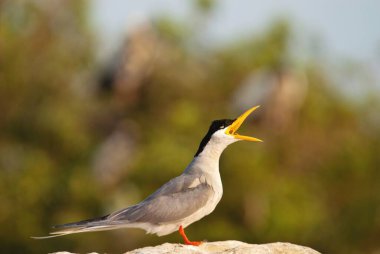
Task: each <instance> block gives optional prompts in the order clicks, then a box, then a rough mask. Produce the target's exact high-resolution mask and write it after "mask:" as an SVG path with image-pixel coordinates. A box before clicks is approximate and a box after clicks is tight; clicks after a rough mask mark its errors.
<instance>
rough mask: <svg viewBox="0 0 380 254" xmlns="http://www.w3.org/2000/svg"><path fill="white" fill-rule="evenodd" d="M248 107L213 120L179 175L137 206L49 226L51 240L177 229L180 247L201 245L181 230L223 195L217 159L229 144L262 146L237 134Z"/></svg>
mask: <svg viewBox="0 0 380 254" xmlns="http://www.w3.org/2000/svg"><path fill="white" fill-rule="evenodd" d="M258 107H259V106H255V107H252V108H250V109H248V110H247V111H245V112H244V113H243V114H242V115H240V116H239V117H238V118H236V119H233V120H231V119H222V120H214V121H212V123H211V125H210V127H209V130H208V132H207V133H206V135H205V136H204V138H203V139H202V141H201V143H200V145H199V148H198V150H197V152H196V153H195V156H194V158H193V160H192V161H191V162H190V164H189V165H188V166H187V167H186V168H185V170H184V171H183V173H182V174H181V175H179V176H177V177H175V178H173V179H171V180H170V181H168V182H167V183H165V184H164V185H162V186H161V187H160V188H159V189H157V190H156V191H155V192H154V193H152V194H151V195H150V196H148V197H147V198H146V199H144V200H143V201H141V202H140V203H138V204H135V205H132V206H129V207H127V208H124V209H121V210H118V211H116V212H113V213H110V214H108V215H105V216H102V217H98V218H94V219H88V220H82V221H78V222H73V223H67V224H62V225H57V226H54V227H53V228H54V229H55V230H56V231H53V232H51V233H50V234H49V236H42V237H33V238H36V239H44V238H51V237H57V236H63V235H68V234H75V233H82V232H93V231H103V230H113V229H119V228H141V229H144V230H145V231H146V232H147V233H150V234H157V235H158V236H163V235H168V234H171V233H173V232H175V231H177V230H178V232H179V234H180V235H181V236H182V238H183V241H184V244H186V245H194V246H199V245H200V244H201V243H202V242H201V241H190V240H189V239H188V237H187V236H186V234H185V231H184V228H186V227H187V226H189V225H190V224H192V223H193V222H196V221H198V220H200V219H201V218H203V217H205V216H206V215H209V214H210V213H211V212H213V211H214V209H215V207H216V206H217V204H218V203H219V201H220V200H221V198H222V195H223V187H222V181H221V177H220V173H219V158H220V156H221V154H222V152H223V150H224V149H225V148H226V147H227V146H228V145H230V144H232V143H235V142H237V141H240V140H246V141H255V142H262V140H260V139H258V138H254V137H250V136H244V135H240V134H238V133H237V131H238V129H239V128H240V126H241V125H242V124H243V122H244V121H245V119H246V118H247V117H248V116H249V115H250V114H251V113H252V112H253V111H254V110H256V109H257V108H258Z"/></svg>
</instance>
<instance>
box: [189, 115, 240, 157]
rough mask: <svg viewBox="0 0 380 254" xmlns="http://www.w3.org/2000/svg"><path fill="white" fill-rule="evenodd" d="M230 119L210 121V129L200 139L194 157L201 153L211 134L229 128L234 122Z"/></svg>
mask: <svg viewBox="0 0 380 254" xmlns="http://www.w3.org/2000/svg"><path fill="white" fill-rule="evenodd" d="M235 120H236V119H234V120H231V119H221V120H214V121H212V123H211V125H210V128H209V129H208V132H207V134H206V136H205V137H204V138H203V139H202V141H201V143H200V145H199V148H198V151H197V152H196V154H195V155H194V157H195V156H198V154H200V153H201V152H202V151H203V148H204V147H205V146H206V145H207V143H208V141H209V140H210V139H211V136H212V134H214V133H215V132H216V131H218V130H221V129H224V128H226V127H227V126H230V125H231V124H232V123H233V122H234V121H235Z"/></svg>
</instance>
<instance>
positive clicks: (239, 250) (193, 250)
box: [125, 241, 319, 254]
mask: <svg viewBox="0 0 380 254" xmlns="http://www.w3.org/2000/svg"><path fill="white" fill-rule="evenodd" d="M164 253H165V254H166V253H181V254H211V253H213V254H214V253H215V254H216V253H218V254H219V253H228V254H318V253H319V252H318V251H315V250H313V249H311V248H308V247H304V246H299V245H295V244H291V243H268V244H248V243H244V242H239V241H223V242H205V243H202V244H201V245H200V246H198V247H195V246H189V245H183V244H173V243H165V244H162V245H158V246H154V247H144V248H141V249H136V250H132V251H129V252H126V253H125V254H164Z"/></svg>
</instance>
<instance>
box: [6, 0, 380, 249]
mask: <svg viewBox="0 0 380 254" xmlns="http://www.w3.org/2000/svg"><path fill="white" fill-rule="evenodd" d="M196 6H197V7H196V8H195V13H196V15H199V19H200V20H203V22H207V15H208V12H209V11H210V9H211V8H212V2H211V1H198V2H197V5H196ZM87 10H88V5H87V4H86V2H84V1H78V0H75V1H22V0H13V1H0V108H1V115H0V225H1V228H2V230H0V250H1V252H2V253H47V252H53V251H59V250H68V251H73V252H82V253H83V252H91V251H96V252H107V253H121V252H122V251H126V250H130V249H133V248H136V247H142V246H146V245H152V244H159V243H162V242H166V241H170V242H178V241H180V237H179V236H178V235H177V234H171V235H169V236H165V237H161V238H158V237H156V236H150V235H145V234H144V232H142V231H141V230H135V229H129V230H118V231H112V232H97V233H89V234H82V235H73V236H66V237H61V238H55V239H49V240H33V239H30V236H36V235H37V236H39V235H46V234H47V233H48V231H49V229H50V226H52V225H55V224H61V223H65V222H71V221H76V220H81V219H86V218H90V217H96V216H100V215H104V214H107V213H109V212H111V211H113V210H115V209H119V208H122V207H125V206H127V205H130V204H133V203H135V202H138V201H140V200H141V199H142V198H144V197H146V196H147V195H148V194H150V193H151V192H152V191H153V190H155V189H156V188H158V187H159V186H160V185H161V184H163V183H164V182H166V181H167V180H168V179H170V178H172V177H174V176H176V175H178V174H180V173H181V171H182V170H183V169H184V168H185V167H186V165H187V163H188V162H189V161H190V160H191V158H192V156H193V155H194V153H195V151H196V149H197V146H198V142H200V140H201V138H202V137H203V135H204V133H205V132H206V130H207V128H208V125H209V123H210V122H211V121H212V120H213V119H218V118H226V117H228V118H234V117H236V116H237V115H239V114H240V113H241V112H242V111H243V110H245V109H246V108H248V107H250V106H253V105H256V104H261V105H262V107H261V108H260V110H259V111H258V112H257V113H255V114H254V117H253V118H251V119H250V120H249V121H248V122H247V123H246V125H245V126H244V130H243V131H242V132H244V133H249V134H252V135H253V136H256V137H259V138H261V139H263V140H264V141H265V142H264V143H263V144H252V143H243V142H241V143H238V144H235V145H233V146H231V147H229V148H228V149H227V151H226V152H225V153H224V154H223V156H222V158H221V174H222V179H223V183H224V189H225V194H224V197H223V199H222V201H221V203H220V204H219V205H218V207H217V209H216V210H215V211H214V213H213V214H212V215H210V216H208V217H206V218H204V219H203V220H201V221H200V222H197V223H195V224H193V225H192V226H191V227H189V228H188V235H189V236H190V237H191V238H192V239H195V240H202V239H207V240H209V241H214V240H227V239H236V240H241V241H247V242H251V243H265V242H273V241H289V242H293V243H297V244H302V245H307V246H310V247H313V248H315V249H317V250H319V251H321V252H323V253H377V252H379V251H380V247H379V243H378V239H379V235H380V195H379V193H380V184H379V182H380V170H379V165H380V156H379V154H380V132H379V131H380V129H379V124H380V118H379V109H380V107H379V103H380V100H379V99H380V96H379V93H376V91H375V90H371V88H370V87H366V86H365V84H366V80H365V79H364V78H363V90H364V91H368V92H364V93H361V95H360V96H349V95H347V94H346V93H344V92H343V91H344V90H345V89H344V84H336V81H335V79H333V78H332V76H333V75H332V73H331V72H330V71H329V70H328V68H326V65H325V62H323V60H321V59H319V60H318V58H315V59H311V60H309V61H306V62H302V63H300V62H297V59H296V58H295V57H294V55H293V53H292V50H291V47H290V46H291V40H292V39H293V35H292V25H291V24H290V23H288V22H287V21H277V22H274V23H273V25H272V26H270V27H268V28H267V29H266V30H265V31H263V32H262V33H261V34H256V35H255V36H246V37H245V38H236V40H235V42H234V43H232V44H230V45H229V46H225V47H219V48H212V47H211V48H210V47H207V46H205V45H203V44H202V43H200V38H199V34H198V33H197V31H198V30H199V29H200V26H202V22H200V23H196V24H191V23H189V24H182V23H179V22H176V21H175V20H172V19H170V17H158V18H156V19H155V20H153V21H152V22H151V23H149V24H146V25H144V26H141V27H140V28H138V29H136V31H135V32H134V33H133V34H131V35H130V37H128V38H127V40H126V42H125V45H124V47H123V49H122V50H121V51H120V53H119V54H118V55H117V56H116V57H115V59H114V60H113V61H112V63H111V64H110V65H108V66H107V67H104V68H103V67H102V66H100V65H99V64H98V63H97V62H96V58H95V55H96V50H97V48H96V46H95V45H94V43H93V42H94V36H93V32H92V31H91V26H90V25H89V23H88V17H87ZM342 65H343V63H342ZM352 69H353V70H352V71H350V74H351V75H352V72H355V68H352ZM342 87H343V88H342Z"/></svg>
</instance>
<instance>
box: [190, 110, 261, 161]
mask: <svg viewBox="0 0 380 254" xmlns="http://www.w3.org/2000/svg"><path fill="white" fill-rule="evenodd" d="M258 107H259V106H255V107H252V108H250V109H248V110H247V111H245V112H244V113H243V114H242V115H241V116H239V117H238V118H236V119H233V120H231V119H221V120H214V121H213V122H212V123H211V126H210V128H209V130H208V132H207V134H206V136H205V137H204V138H203V140H202V142H201V144H200V145H199V148H198V151H197V153H196V154H195V156H197V155H198V154H200V153H201V152H202V151H203V149H204V147H205V146H206V145H207V144H208V143H209V142H210V140H211V141H212V143H213V144H214V147H215V146H216V145H218V144H219V145H220V146H223V145H224V147H226V146H228V145H229V144H232V143H234V142H236V141H239V140H246V141H255V142H263V141H262V140H260V139H258V138H254V137H250V136H244V135H240V134H238V133H237V131H238V130H239V128H240V126H241V125H242V124H243V122H244V121H245V119H247V117H248V116H249V115H250V114H251V113H252V112H253V111H255V110H256V109H257V108H258Z"/></svg>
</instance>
